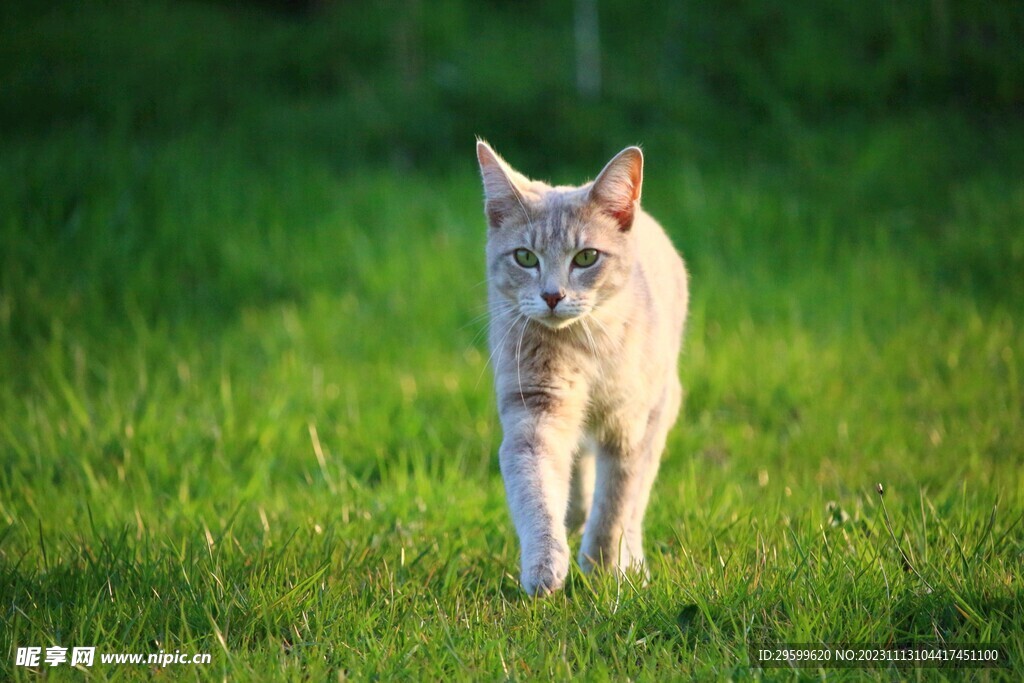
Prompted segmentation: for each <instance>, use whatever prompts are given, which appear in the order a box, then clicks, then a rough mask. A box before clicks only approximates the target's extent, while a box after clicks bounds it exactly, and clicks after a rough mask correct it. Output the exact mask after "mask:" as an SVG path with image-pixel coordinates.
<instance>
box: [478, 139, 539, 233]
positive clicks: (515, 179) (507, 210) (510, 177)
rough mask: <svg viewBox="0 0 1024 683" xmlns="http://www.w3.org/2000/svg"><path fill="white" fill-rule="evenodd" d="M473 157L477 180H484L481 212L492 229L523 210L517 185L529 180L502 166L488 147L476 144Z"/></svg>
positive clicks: (500, 160) (502, 162)
mask: <svg viewBox="0 0 1024 683" xmlns="http://www.w3.org/2000/svg"><path fill="white" fill-rule="evenodd" d="M476 158H477V161H479V162H480V177H481V178H483V181H484V200H485V206H484V212H485V213H486V214H487V223H488V225H490V227H491V228H497V227H499V226H501V224H502V223H503V222H504V221H505V219H506V218H508V217H509V216H511V215H513V214H515V213H517V212H518V213H523V212H525V211H526V208H525V206H524V205H523V198H522V194H521V193H520V190H519V186H525V185H526V184H527V183H528V182H529V180H527V178H526V177H525V176H523V175H522V174H520V173H518V172H517V171H516V170H515V169H513V168H512V167H511V166H509V165H508V164H507V163H505V160H504V159H502V158H501V157H500V156H498V155H497V153H495V151H494V150H493V149H491V146H490V145H488V144H487V143H486V142H484V141H483V140H480V139H478V140H477V141H476Z"/></svg>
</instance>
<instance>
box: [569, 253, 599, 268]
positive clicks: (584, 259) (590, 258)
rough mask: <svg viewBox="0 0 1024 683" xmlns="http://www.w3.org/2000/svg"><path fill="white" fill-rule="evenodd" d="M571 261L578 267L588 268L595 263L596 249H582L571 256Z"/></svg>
mask: <svg viewBox="0 0 1024 683" xmlns="http://www.w3.org/2000/svg"><path fill="white" fill-rule="evenodd" d="M572 262H573V263H574V264H575V265H577V266H579V267H580V268H589V267H590V266H592V265H594V264H595V263H597V249H584V250H583V251H581V252H580V253H578V254H576V256H574V257H573V259H572Z"/></svg>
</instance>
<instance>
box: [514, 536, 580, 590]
mask: <svg viewBox="0 0 1024 683" xmlns="http://www.w3.org/2000/svg"><path fill="white" fill-rule="evenodd" d="M568 574H569V548H568V547H565V548H551V549H549V551H548V552H543V553H539V554H536V555H534V556H533V557H530V558H527V557H526V556H525V555H524V557H523V574H522V576H521V577H520V579H519V581H520V583H522V584H523V590H525V591H526V592H527V593H528V594H529V595H530V596H534V597H543V596H545V595H549V594H551V593H554V592H555V591H557V590H559V589H561V588H562V586H564V585H565V577H566V576H567V575H568Z"/></svg>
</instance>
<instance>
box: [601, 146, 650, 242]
mask: <svg viewBox="0 0 1024 683" xmlns="http://www.w3.org/2000/svg"><path fill="white" fill-rule="evenodd" d="M642 168H643V166H642V165H641V162H640V161H639V159H636V158H626V159H619V160H617V162H616V163H614V165H612V166H611V167H609V168H607V169H605V171H604V172H602V174H601V177H599V178H598V179H597V183H596V185H595V186H594V190H593V193H594V198H595V200H596V201H597V204H598V206H600V207H601V210H602V211H604V212H605V213H607V214H608V215H609V216H611V217H612V218H614V219H615V221H616V222H617V223H618V224H619V229H620V230H629V229H630V228H631V227H632V225H633V218H634V216H635V214H636V204H637V201H638V200H639V199H640V184H641V183H642V182H643V176H642V174H643V171H642Z"/></svg>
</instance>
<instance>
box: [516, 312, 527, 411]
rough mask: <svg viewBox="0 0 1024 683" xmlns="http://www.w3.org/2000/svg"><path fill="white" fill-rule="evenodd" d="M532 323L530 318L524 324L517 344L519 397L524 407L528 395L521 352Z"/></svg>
mask: <svg viewBox="0 0 1024 683" xmlns="http://www.w3.org/2000/svg"><path fill="white" fill-rule="evenodd" d="M529 324H530V319H529V318H527V319H526V323H524V324H523V331H522V332H520V333H519V343H518V344H516V375H517V376H518V377H519V398H521V399H522V400H523V407H524V408H525V407H526V396H525V395H524V394H523V368H522V366H521V365H520V363H519V352H520V350H522V348H523V337H524V336H525V335H526V328H527V326H528V325H529Z"/></svg>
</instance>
